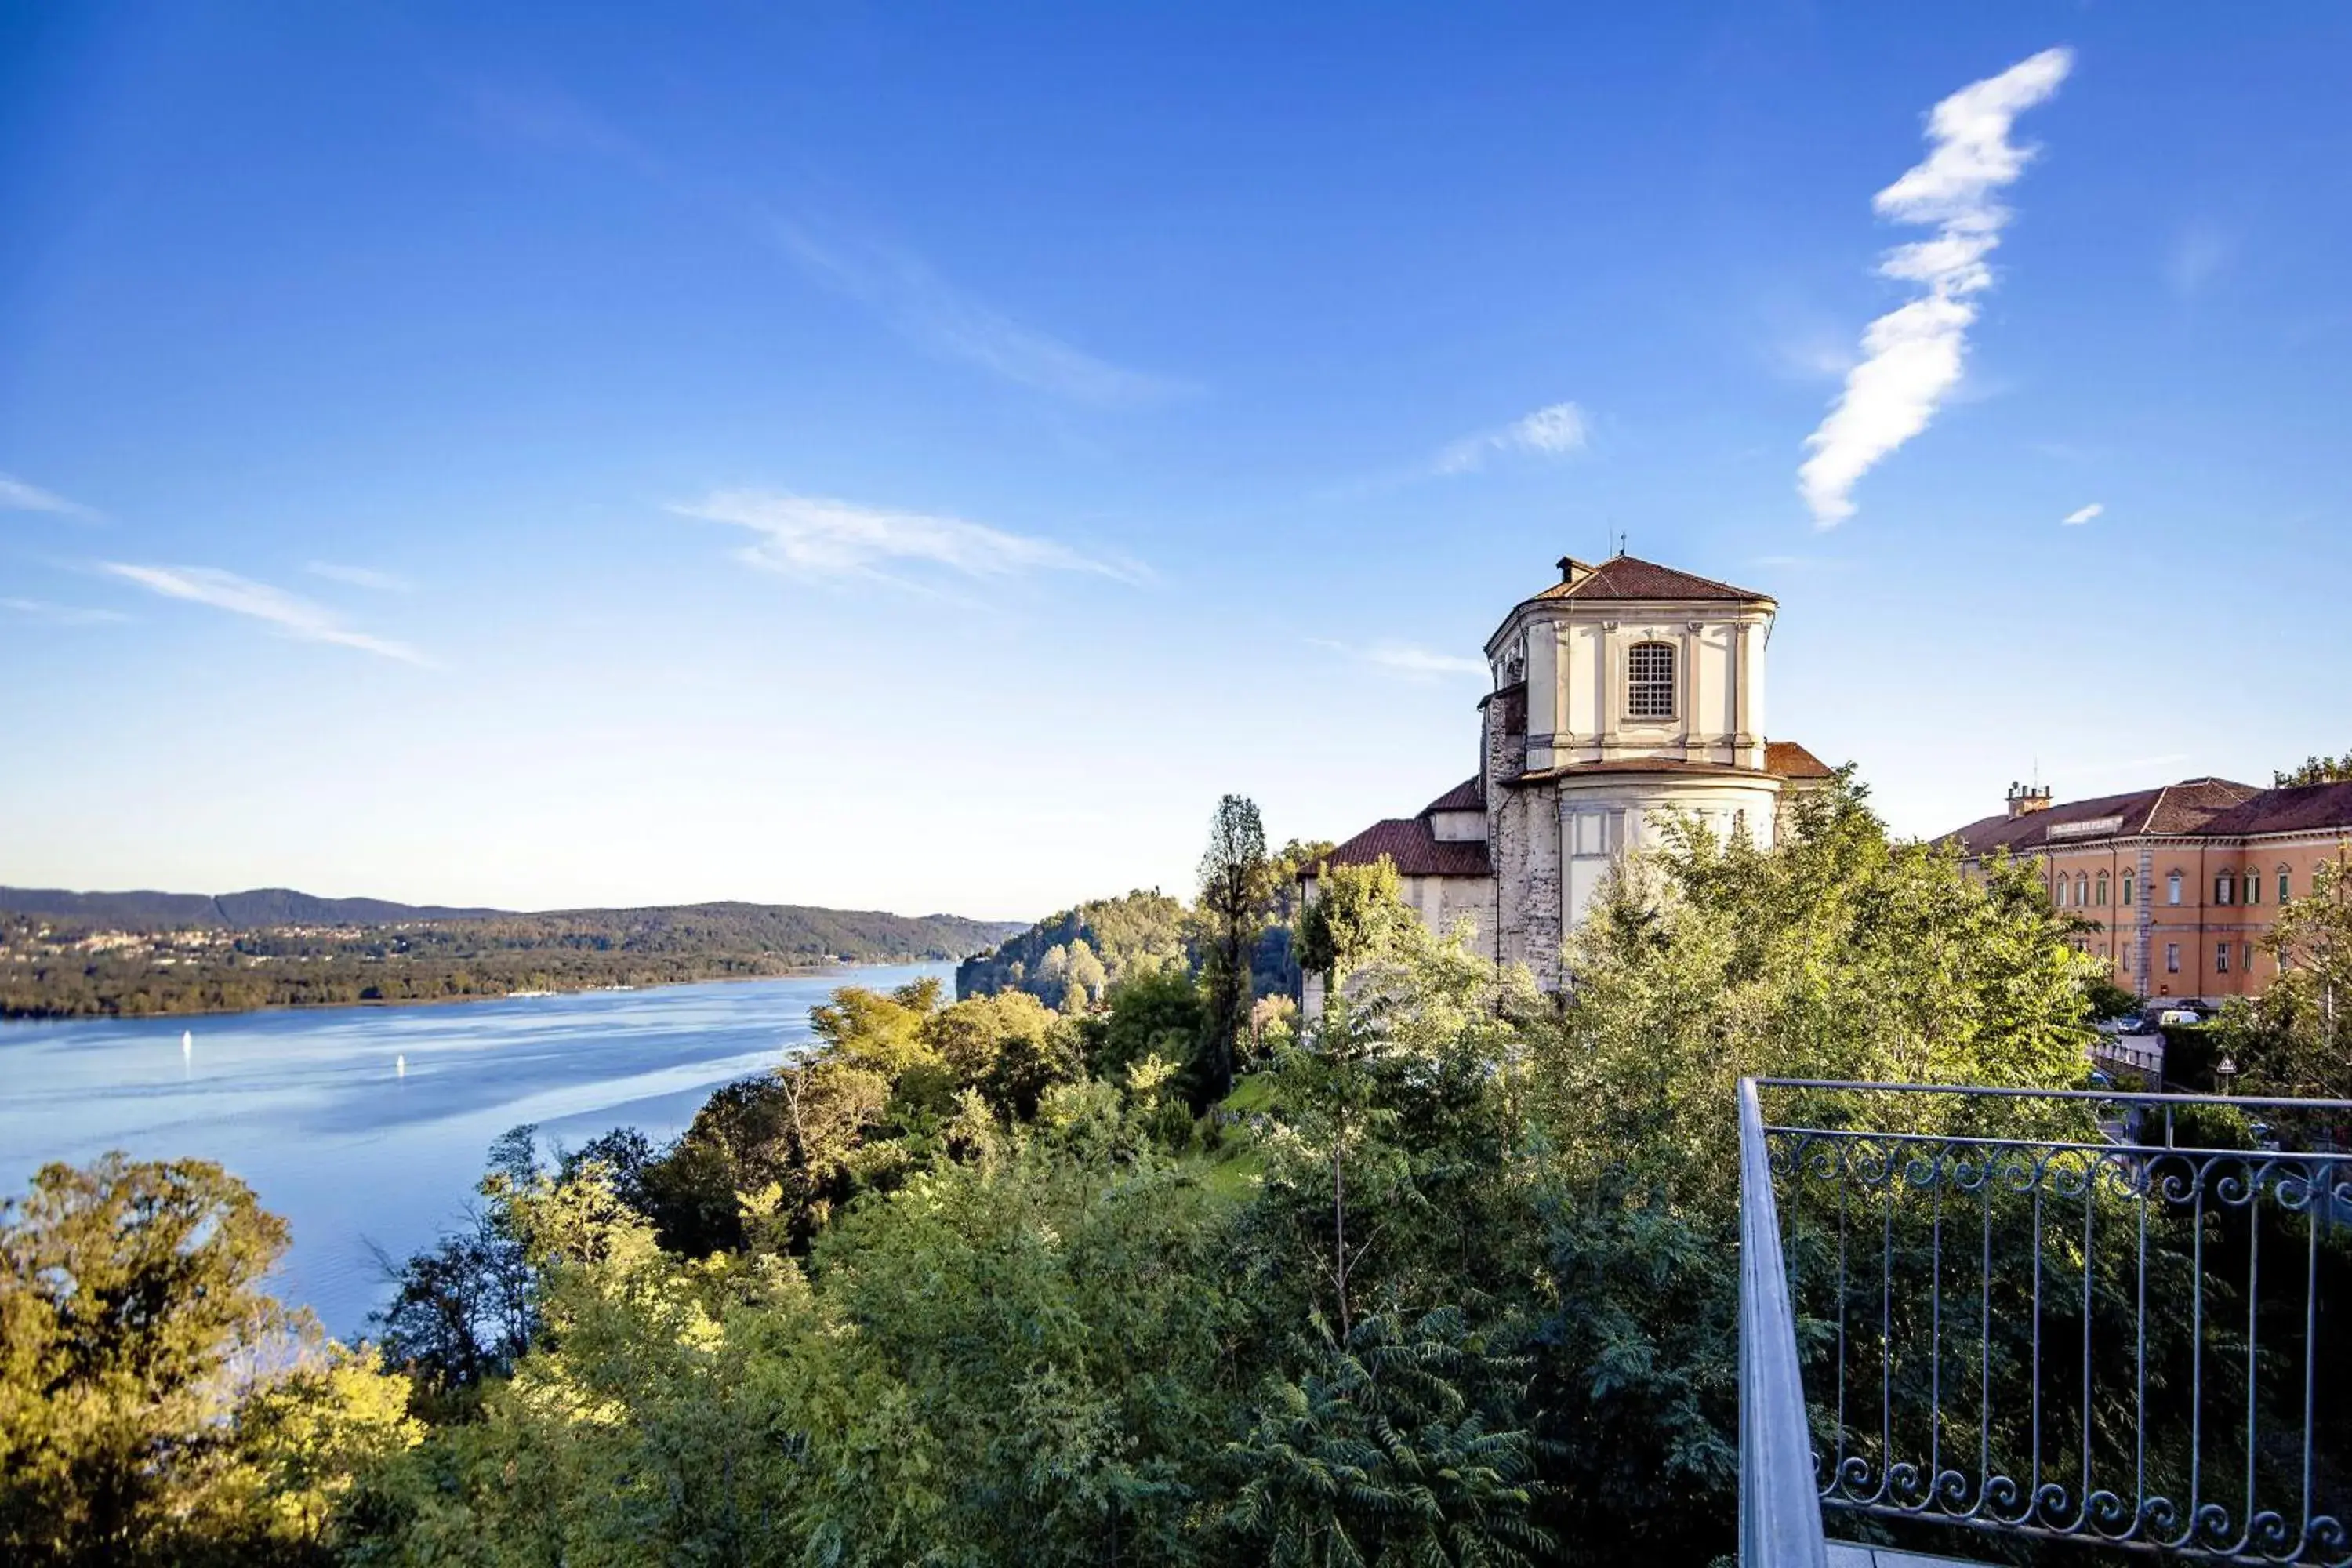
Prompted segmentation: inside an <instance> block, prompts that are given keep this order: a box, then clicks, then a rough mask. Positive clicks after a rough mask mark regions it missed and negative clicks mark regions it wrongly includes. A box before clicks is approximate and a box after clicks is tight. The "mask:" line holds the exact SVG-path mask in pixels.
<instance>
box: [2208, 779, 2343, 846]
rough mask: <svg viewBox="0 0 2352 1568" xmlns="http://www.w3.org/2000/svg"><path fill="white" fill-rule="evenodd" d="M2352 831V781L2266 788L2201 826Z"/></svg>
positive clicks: (2220, 830) (2243, 831)
mask: <svg viewBox="0 0 2352 1568" xmlns="http://www.w3.org/2000/svg"><path fill="white" fill-rule="evenodd" d="M2331 828H2333V829H2335V830H2336V831H2338V832H2345V833H2352V784H2297V785H2296V786H2294V788H2292V789H2266V790H2263V791H2262V792H2261V793H2260V794H2258V795H2254V796H2253V797H2252V798H2251V799H2249V800H2245V801H2242V802H2240V803H2239V804H2238V805H2233V806H2231V808H2230V809H2229V810H2227V811H2224V812H2222V813H2221V814H2220V815H2219V816H2214V817H2213V818H2211V819H2210V820H2209V821H2208V822H2207V823H2206V824H2205V826H2203V827H2202V828H2201V829H2200V832H2204V833H2207V834H2216V835H2221V834H2226V835H2228V836H2230V837H2241V836H2246V835H2252V834H2256V833H2314V832H2317V833H2325V832H2326V831H2328V830H2329V829H2331Z"/></svg>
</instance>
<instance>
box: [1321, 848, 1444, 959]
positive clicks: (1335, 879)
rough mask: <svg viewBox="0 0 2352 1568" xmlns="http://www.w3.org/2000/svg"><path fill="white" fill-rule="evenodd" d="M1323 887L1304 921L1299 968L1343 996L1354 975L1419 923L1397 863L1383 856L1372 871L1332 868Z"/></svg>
mask: <svg viewBox="0 0 2352 1568" xmlns="http://www.w3.org/2000/svg"><path fill="white" fill-rule="evenodd" d="M1317 880H1318V881H1319V882H1320V883H1321V884H1322V886H1321V888H1320V889H1318V893H1317V895H1316V899H1315V901H1314V902H1313V903H1311V904H1309V905H1307V908H1306V910H1304V912H1302V913H1301V914H1300V916H1299V920H1298V963H1299V967H1300V968H1302V969H1304V970H1306V971H1307V973H1310V974H1319V975H1321V976H1322V977H1323V983H1324V985H1325V986H1326V987H1327V988H1328V989H1329V990H1332V991H1337V990H1338V989H1339V984H1340V982H1341V981H1343V980H1345V979H1346V978H1347V976H1348V973H1349V971H1351V970H1353V969H1354V968H1355V967H1356V966H1357V965H1358V964H1360V963H1364V962H1365V961H1366V960H1368V959H1370V958H1371V957H1372V956H1373V955H1375V954H1377V953H1380V952H1384V951H1386V950H1387V949H1389V948H1390V947H1391V946H1392V945H1393V944H1394V942H1396V940H1397V938H1398V935H1399V933H1400V932H1401V931H1402V930H1403V925H1402V922H1404V921H1412V920H1418V918H1419V917H1418V916H1416V915H1414V914H1413V912H1412V910H1409V909H1407V908H1406V907H1405V904H1404V898H1403V891H1402V889H1403V883H1402V881H1401V880H1400V879H1399V878H1398V876H1397V868H1396V862H1395V861H1393V860H1391V859H1390V858H1388V857H1387V856H1385V855H1383V856H1381V858H1379V859H1378V860H1375V861H1374V862H1372V863H1371V864H1370V865H1369V866H1327V867H1325V868H1323V873H1322V875H1321V876H1320V877H1318V879H1317Z"/></svg>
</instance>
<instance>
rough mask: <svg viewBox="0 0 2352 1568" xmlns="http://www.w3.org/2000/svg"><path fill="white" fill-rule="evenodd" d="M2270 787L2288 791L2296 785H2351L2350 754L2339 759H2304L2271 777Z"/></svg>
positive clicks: (2351, 761) (2316, 757) (2351, 754)
mask: <svg viewBox="0 0 2352 1568" xmlns="http://www.w3.org/2000/svg"><path fill="white" fill-rule="evenodd" d="M2271 783H2272V787H2273V788H2276V789H2288V788H2292V787H2294V786H2295V785H2298V784H2347V783H2352V752H2345V753H2344V754H2343V755H2342V756H2340V757H2322V756H2309V757H2305V759H2304V760H2303V761H2302V762H2301V763H2297V764H2296V765H2295V766H2294V767H2291V768H2285V769H2282V770H2280V771H2278V772H2276V773H2273V774H2272V775H2271Z"/></svg>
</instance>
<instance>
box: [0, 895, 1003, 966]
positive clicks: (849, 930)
mask: <svg viewBox="0 0 2352 1568" xmlns="http://www.w3.org/2000/svg"><path fill="white" fill-rule="evenodd" d="M0 915H29V916H32V917H34V918H35V919H38V920H47V921H61V922H70V923H72V924H75V925H81V926H89V927H92V928H101V929H105V930H109V931H261V930H266V929H268V928H270V927H274V926H294V925H344V926H381V925H403V924H411V923H415V922H418V921H479V922H484V927H483V929H482V930H481V931H480V934H481V935H482V936H483V937H484V938H485V939H487V941H488V942H489V943H491V944H495V945H499V946H508V945H517V946H539V945H548V944H560V943H564V942H580V941H581V940H582V939H583V938H586V937H589V936H591V935H592V933H593V934H596V935H609V936H611V937H612V938H614V945H616V946H627V947H631V948H637V949H643V950H646V951H650V952H686V951H691V950H697V949H703V948H710V947H718V948H724V949H727V950H730V951H749V952H783V953H794V954H808V955H824V954H827V953H830V954H834V955H835V956H838V957H844V958H866V957H874V958H961V957H962V956H964V955H965V954H966V953H971V952H979V951H980V950H982V949H983V948H986V947H991V946H993V945H994V944H995V943H997V942H1002V941H1003V940H1004V939H1005V938H1006V937H1007V936H1010V935H1012V934H1013V932H1015V931H1020V930H1022V929H1023V928H1022V924H1021V922H1020V921H976V920H968V919H966V918H965V917H963V916H961V915H894V914H889V913H886V912H884V911H882V910H828V909H820V908H817V907H816V906H814V905H809V904H750V903H741V902H735V901H729V902H723V903H715V904H659V905H652V906H648V907H646V908H643V909H619V910H544V911H541V912H536V913H523V912H520V911H518V910H492V909H460V908H455V907H452V906H449V905H445V904H400V903H394V902H393V901H392V900H389V899H322V898H320V897H319V896H317V895H316V894H314V893H302V892H297V891H295V890H294V889H291V888H254V889H248V890H247V891H245V892H242V893H217V894H214V893H158V892H149V891H143V890H142V891H137V892H128V893H77V892H68V891H67V890H66V889H61V888H0Z"/></svg>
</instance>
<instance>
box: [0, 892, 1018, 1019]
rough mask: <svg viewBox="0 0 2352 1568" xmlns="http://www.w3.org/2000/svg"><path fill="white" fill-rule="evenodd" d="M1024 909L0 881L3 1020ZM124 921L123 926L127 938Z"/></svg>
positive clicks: (540, 982)
mask: <svg viewBox="0 0 2352 1568" xmlns="http://www.w3.org/2000/svg"><path fill="white" fill-rule="evenodd" d="M1023 929H1024V927H1023V926H1022V924H1021V923H1020V922H1019V921H975V920H967V919H965V918H964V917H963V916H961V915H894V914H888V913H886V912H884V911H882V910H825V909H815V908H812V907H809V906H806V905H801V904H747V903H716V904H677V905H667V906H657V907H653V908H647V909H634V910H546V911H543V912H539V913H530V914H525V913H520V912H517V911H514V910H478V909H451V908H447V907H445V906H441V905H434V904H423V905H419V904H397V903H393V902H391V901H389V900H383V899H321V898H315V897H313V896H311V895H310V894H309V893H298V892H295V891H293V890H291V889H284V888H266V889H256V890H254V891H250V892H243V893H223V894H219V895H217V896H208V895H205V894H203V893H157V892H131V893H75V892H66V891H62V890H58V889H42V888H0V1017H23V1016H50V1017H73V1016H88V1015H92V1014H114V1015H132V1016H142V1015H150V1014H155V1013H184V1012H216V1011H236V1010H239V1009H242V1008H246V1007H269V1006H302V1005H324V1004H337V1003H349V1002H401V1001H425V1000H436V999H440V998H445V997H457V996H495V995H504V994H508V993H509V992H512V991H519V990H556V991H568V990H577V989H579V988H581V987H583V986H590V985H654V984H666V983H672V982H677V981H687V980H709V979H719V978H724V977H729V976H740V975H762V974H790V973H803V972H805V971H807V970H810V969H814V968H822V967H824V966H825V965H828V964H833V963H904V962H907V961H909V960H919V959H927V960H954V959H961V958H964V957H966V956H968V955H970V954H971V953H975V952H984V951H985V950H987V949H989V948H991V947H993V946H994V945H996V944H997V943H998V942H1003V941H1004V940H1005V939H1006V938H1008V937H1011V936H1013V935H1014V934H1016V933H1018V932H1019V931H1022V930H1023ZM120 933H129V934H128V936H127V937H126V936H124V935H122V934H120Z"/></svg>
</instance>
